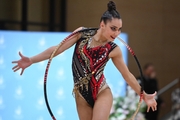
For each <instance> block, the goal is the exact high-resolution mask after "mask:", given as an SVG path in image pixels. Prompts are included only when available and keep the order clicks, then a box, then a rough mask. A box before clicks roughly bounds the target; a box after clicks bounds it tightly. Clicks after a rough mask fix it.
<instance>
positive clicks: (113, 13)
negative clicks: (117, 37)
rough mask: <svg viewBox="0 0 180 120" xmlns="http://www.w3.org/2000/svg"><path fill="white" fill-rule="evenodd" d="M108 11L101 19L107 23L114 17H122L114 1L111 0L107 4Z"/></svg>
mask: <svg viewBox="0 0 180 120" xmlns="http://www.w3.org/2000/svg"><path fill="white" fill-rule="evenodd" d="M107 7H108V9H107V11H105V12H104V13H103V15H102V17H101V20H100V22H101V21H103V22H104V23H106V22H107V21H108V20H109V21H111V20H112V18H118V19H121V17H120V14H119V13H118V12H117V11H116V5H115V3H114V2H113V1H109V3H108V4H107Z"/></svg>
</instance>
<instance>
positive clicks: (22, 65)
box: [12, 27, 82, 75]
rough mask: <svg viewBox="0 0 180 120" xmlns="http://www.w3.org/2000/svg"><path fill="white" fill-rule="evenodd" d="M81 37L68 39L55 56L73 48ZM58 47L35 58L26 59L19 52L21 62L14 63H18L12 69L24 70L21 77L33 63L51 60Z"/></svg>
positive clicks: (51, 48)
mask: <svg viewBox="0 0 180 120" xmlns="http://www.w3.org/2000/svg"><path fill="white" fill-rule="evenodd" d="M81 29H82V27H80V28H78V29H76V30H75V31H74V32H76V31H79V30H81ZM80 37H81V35H80V34H75V35H74V36H71V37H70V38H68V39H67V40H66V41H64V42H63V43H62V45H61V47H60V48H59V49H58V51H57V52H56V54H55V56H57V55H59V54H60V53H62V52H63V51H65V50H66V49H68V48H70V47H71V46H73V45H74V44H75V43H76V42H77V40H78V39H79V38H80ZM55 48H56V46H52V47H50V48H48V49H46V50H45V51H43V52H42V53H40V54H37V55H35V56H33V57H26V56H24V55H22V54H21V53H20V52H19V55H20V57H21V59H20V60H18V61H13V62H12V63H17V65H15V66H14V67H13V68H12V69H13V71H14V72H16V71H17V70H19V69H22V71H21V75H22V74H23V72H24V70H25V69H26V68H27V67H29V66H30V65H32V64H33V63H37V62H40V61H43V60H47V59H48V58H50V56H51V54H52V52H53V51H54V50H55Z"/></svg>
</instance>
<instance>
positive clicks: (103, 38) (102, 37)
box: [94, 29, 108, 43]
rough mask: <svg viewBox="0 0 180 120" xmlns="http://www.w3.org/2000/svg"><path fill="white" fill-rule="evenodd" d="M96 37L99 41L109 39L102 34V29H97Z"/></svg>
mask: <svg viewBox="0 0 180 120" xmlns="http://www.w3.org/2000/svg"><path fill="white" fill-rule="evenodd" d="M94 39H95V40H96V41H97V42H102V43H103V42H107V41H108V40H107V39H106V38H105V37H104V36H103V35H102V32H101V30H100V29H98V30H97V33H96V34H95V35H94Z"/></svg>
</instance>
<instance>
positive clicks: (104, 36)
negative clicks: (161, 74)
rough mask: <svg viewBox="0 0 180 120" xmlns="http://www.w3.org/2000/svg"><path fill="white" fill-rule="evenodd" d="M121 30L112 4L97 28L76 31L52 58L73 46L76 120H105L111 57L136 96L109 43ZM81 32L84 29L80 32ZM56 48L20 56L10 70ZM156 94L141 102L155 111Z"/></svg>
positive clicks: (118, 54) (132, 79) (40, 58)
mask: <svg viewBox="0 0 180 120" xmlns="http://www.w3.org/2000/svg"><path fill="white" fill-rule="evenodd" d="M121 28H122V19H121V17H120V15H119V13H118V12H117V11H116V6H115V3H114V2H112V1H110V2H109V3H108V10H107V11H106V12H105V13H104V14H103V15H102V17H101V20H100V27H99V29H95V30H92V29H91V30H87V29H85V28H82V27H80V28H78V29H76V30H75V31H74V32H76V31H79V30H81V31H83V32H78V33H77V34H75V35H73V36H71V37H70V38H68V40H66V41H63V42H62V46H61V47H60V48H59V49H58V51H57V53H56V54H55V56H56V55H59V54H60V53H62V52H63V51H65V50H66V49H68V48H70V47H71V46H72V45H74V44H75V50H74V55H73V61H72V71H73V79H74V90H73V92H74V94H75V100H76V106H77V111H78V115H79V118H80V120H108V117H109V113H110V109H111V106H112V101H113V97H112V93H111V90H110V88H109V87H108V85H107V83H106V80H105V77H104V75H103V70H104V67H105V65H106V63H107V61H108V60H109V59H110V58H111V59H112V61H113V63H114V65H115V66H116V67H117V69H118V70H119V71H120V72H121V74H122V75H123V77H124V79H125V80H126V82H127V83H128V84H129V85H130V86H131V87H132V88H133V89H134V90H135V91H136V93H137V94H139V95H140V91H141V87H140V85H139V84H138V82H137V81H136V79H135V77H134V76H133V75H132V74H131V73H130V72H129V70H128V68H127V66H126V65H125V63H124V61H123V58H122V53H121V50H120V48H119V47H118V46H117V45H116V44H115V43H114V42H113V41H114V39H115V38H116V37H117V36H118V35H119V34H120V32H121ZM82 29H84V30H82ZM55 48H56V46H53V47H50V48H48V49H47V50H45V51H44V52H42V53H40V54H38V55H36V56H33V57H30V58H29V57H25V56H23V55H22V54H21V53H19V55H20V56H21V59H20V60H18V61H13V63H17V65H16V66H14V67H13V70H14V72H15V71H17V70H19V69H20V68H21V69H22V71H21V75H22V74H23V71H24V69H25V68H27V67H29V66H30V65H32V64H34V63H37V62H40V61H43V60H47V59H48V58H49V57H50V55H51V53H52V52H53V51H54V49H55ZM155 95H156V93H154V94H146V93H145V92H144V96H143V99H144V101H145V102H146V104H147V105H148V111H149V109H150V108H152V110H153V111H154V110H156V105H157V104H156V101H155V99H154V97H155Z"/></svg>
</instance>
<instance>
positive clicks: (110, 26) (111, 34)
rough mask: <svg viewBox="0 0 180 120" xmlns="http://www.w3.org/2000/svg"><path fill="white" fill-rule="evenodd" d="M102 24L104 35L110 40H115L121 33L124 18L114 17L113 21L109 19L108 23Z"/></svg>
mask: <svg viewBox="0 0 180 120" xmlns="http://www.w3.org/2000/svg"><path fill="white" fill-rule="evenodd" d="M100 26H101V29H102V31H103V32H102V34H103V36H104V37H105V38H106V39H107V40H109V41H114V39H115V38H116V37H117V36H118V35H119V34H120V33H121V29H122V20H121V19H117V18H113V19H112V20H111V21H107V22H106V24H105V23H104V22H101V25H100Z"/></svg>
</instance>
